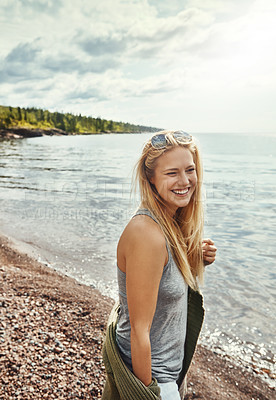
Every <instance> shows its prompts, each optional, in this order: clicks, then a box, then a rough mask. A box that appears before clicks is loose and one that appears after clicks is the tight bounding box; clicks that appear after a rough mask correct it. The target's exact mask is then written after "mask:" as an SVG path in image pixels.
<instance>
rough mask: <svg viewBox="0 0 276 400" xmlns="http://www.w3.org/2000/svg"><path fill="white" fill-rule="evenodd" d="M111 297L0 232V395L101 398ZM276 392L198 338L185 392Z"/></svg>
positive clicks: (250, 397) (247, 398)
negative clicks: (32, 254) (38, 258)
mask: <svg viewBox="0 0 276 400" xmlns="http://www.w3.org/2000/svg"><path fill="white" fill-rule="evenodd" d="M112 305H113V300H112V299H110V298H108V297H106V296H103V295H101V294H100V293H99V292H98V291H97V290H96V289H93V288H91V287H89V286H86V285H83V284H80V283H78V282H77V281H76V280H74V279H72V278H70V277H68V276H65V275H61V274H60V273H57V272H56V271H54V270H53V269H51V268H49V267H47V266H46V265H44V264H41V263H39V262H38V261H36V260H34V259H33V258H30V257H29V256H28V255H27V254H25V253H24V252H22V251H21V250H20V252H19V251H18V250H17V249H16V248H15V247H14V245H13V242H12V241H11V240H10V239H9V238H7V237H4V236H0V314H1V319H0V370H1V374H0V400H8V399H9V400H15V399H22V400H23V399H24V400H27V399H87V400H88V399H100V398H101V393H102V390H103V386H104V382H105V370H104V365H103V362H102V356H101V350H102V344H103V340H104V334H105V327H106V322H107V318H108V315H109V312H110V310H111V308H112ZM274 398H276V392H275V389H274V388H272V387H269V386H268V385H267V384H266V383H265V382H264V381H262V380H261V379H260V377H259V375H258V374H256V373H254V372H252V371H249V370H246V368H242V367H239V366H237V365H235V363H234V362H233V360H231V359H229V358H228V357H225V356H222V355H219V354H215V353H214V352H212V351H210V350H208V349H207V348H206V347H204V345H202V344H201V345H198V347H197V351H196V354H195V357H194V359H193V362H192V365H191V368H190V370H189V373H188V393H187V395H186V397H185V399H186V400H188V399H205V400H211V399H212V400H214V399H216V400H224V399H236V400H272V399H274Z"/></svg>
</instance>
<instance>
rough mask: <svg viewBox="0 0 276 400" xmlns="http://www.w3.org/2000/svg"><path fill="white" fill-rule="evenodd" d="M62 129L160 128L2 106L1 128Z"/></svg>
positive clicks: (140, 130)
mask: <svg viewBox="0 0 276 400" xmlns="http://www.w3.org/2000/svg"><path fill="white" fill-rule="evenodd" d="M15 127H18V128H28V129H38V128H39V129H53V128H56V129H61V130H63V131H65V132H68V133H71V134H73V133H75V134H85V133H99V132H106V133H107V132H154V131H157V130H158V129H156V128H153V127H148V126H143V125H134V124H130V123H128V122H116V121H113V120H107V119H102V118H100V117H97V118H94V117H92V116H89V117H86V116H82V115H81V114H79V115H74V114H70V113H60V112H50V111H48V110H43V109H41V108H34V107H31V108H21V107H10V106H0V129H8V128H15Z"/></svg>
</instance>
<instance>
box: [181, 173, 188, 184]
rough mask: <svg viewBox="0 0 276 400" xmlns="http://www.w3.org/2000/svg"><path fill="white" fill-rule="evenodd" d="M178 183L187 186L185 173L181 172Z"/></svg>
mask: <svg viewBox="0 0 276 400" xmlns="http://www.w3.org/2000/svg"><path fill="white" fill-rule="evenodd" d="M179 183H181V184H182V185H188V184H189V177H188V175H187V174H186V172H182V173H181V174H180V176H179Z"/></svg>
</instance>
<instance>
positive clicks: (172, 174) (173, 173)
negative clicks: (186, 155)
mask: <svg viewBox="0 0 276 400" xmlns="http://www.w3.org/2000/svg"><path fill="white" fill-rule="evenodd" d="M175 174H176V172H168V173H167V175H170V176H174V175H175Z"/></svg>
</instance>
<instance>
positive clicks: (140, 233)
mask: <svg viewBox="0 0 276 400" xmlns="http://www.w3.org/2000/svg"><path fill="white" fill-rule="evenodd" d="M120 242H121V243H122V242H123V243H124V244H127V245H135V244H140V243H146V244H147V245H148V244H151V245H152V246H153V247H154V248H158V247H159V248H160V249H161V248H163V247H164V245H166V240H165V237H164V234H163V232H162V230H161V228H160V226H159V225H158V224H157V223H156V222H155V221H154V220H153V219H152V218H151V217H149V216H148V215H144V214H142V215H141V214H139V215H135V216H134V217H132V218H131V220H130V221H129V222H128V224H127V226H126V227H125V229H124V231H123V233H122V235H121V238H120Z"/></svg>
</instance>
